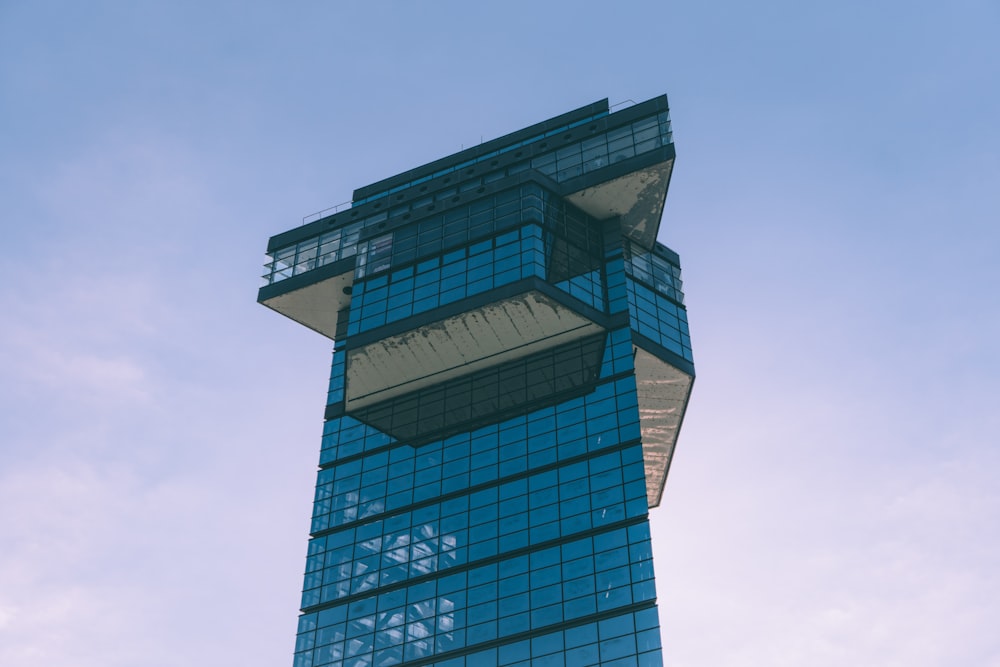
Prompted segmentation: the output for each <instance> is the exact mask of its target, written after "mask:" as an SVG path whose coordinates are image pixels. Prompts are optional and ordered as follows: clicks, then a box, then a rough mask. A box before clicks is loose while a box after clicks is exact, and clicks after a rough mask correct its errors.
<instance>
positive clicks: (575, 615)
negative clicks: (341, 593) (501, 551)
mask: <svg viewBox="0 0 1000 667" xmlns="http://www.w3.org/2000/svg"><path fill="white" fill-rule="evenodd" d="M307 576H308V575H307ZM654 597H655V587H654V584H653V564H652V548H651V546H650V541H649V526H648V524H647V523H638V524H634V525H632V526H627V527H620V528H611V529H609V530H606V531H603V532H599V533H596V534H593V535H588V536H586V537H583V538H580V539H575V540H571V541H568V542H565V543H563V544H561V545H555V546H551V547H547V548H541V549H537V550H534V551H530V552H528V553H520V554H518V555H516V556H512V557H508V558H504V559H501V560H496V559H494V560H492V561H490V562H486V563H484V564H481V565H477V566H475V567H470V568H466V569H464V570H462V571H456V572H455V573H454V574H445V575H443V576H440V577H437V578H434V579H428V580H424V581H420V582H417V583H413V584H411V585H408V586H399V587H395V588H393V589H391V590H386V591H384V592H381V593H378V594H371V595H367V596H355V597H353V598H352V599H350V600H349V601H346V602H344V603H342V604H338V605H334V606H330V607H327V608H325V609H322V610H320V611H316V612H311V613H307V614H305V615H304V616H303V617H302V619H300V630H301V631H300V634H299V636H298V642H297V645H296V648H297V653H298V654H299V655H301V656H304V655H306V654H309V656H310V658H309V659H308V660H307V659H305V658H304V657H303V658H302V660H300V664H311V665H314V666H317V667H318V666H319V665H329V664H331V663H333V664H338V663H337V661H339V660H344V659H346V660H348V661H349V662H347V663H345V664H355V665H365V664H376V665H379V664H389V665H391V664H397V663H398V662H400V661H401V660H404V659H405V660H414V659H420V658H425V657H428V656H431V655H434V654H439V653H446V652H448V651H455V650H459V649H464V648H466V647H470V646H475V645H476V644H480V643H484V642H490V641H493V640H496V639H503V638H505V637H513V636H517V635H520V634H522V633H527V632H529V631H533V630H539V629H543V628H545V627H548V626H553V625H557V624H562V623H566V622H572V621H574V620H576V619H581V618H585V617H587V616H591V615H594V614H601V613H605V612H608V611H611V610H614V609H619V608H622V607H627V606H630V605H634V604H639V603H644V602H645V603H648V602H651V601H652V600H653V599H654ZM501 651H502V652H503V654H504V655H509V654H508V653H506V652H507V651H509V649H508V648H506V647H501ZM624 655H626V654H622V655H621V656H616V657H623V656H624ZM528 657H530V654H529V656H528ZM310 660H311V663H310ZM473 664H475V663H473ZM501 664H502V663H501Z"/></svg>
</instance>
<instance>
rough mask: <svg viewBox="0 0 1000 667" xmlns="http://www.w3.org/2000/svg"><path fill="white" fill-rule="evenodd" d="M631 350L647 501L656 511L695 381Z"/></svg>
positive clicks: (639, 350)
mask: <svg viewBox="0 0 1000 667" xmlns="http://www.w3.org/2000/svg"><path fill="white" fill-rule="evenodd" d="M633 347H634V349H635V380H636V386H637V387H638V393H639V425H640V428H641V429H642V459H643V462H644V464H645V468H646V500H647V502H648V503H649V506H650V507H656V506H657V505H659V504H660V498H661V497H662V496H663V486H664V484H665V483H666V481H667V471H668V470H669V469H670V460H671V458H673V455H674V447H675V446H676V444H677V435H678V434H679V433H680V428H681V421H682V420H683V419H684V410H685V409H686V408H687V402H688V398H689V397H690V395H691V385H692V384H693V382H694V378H693V377H692V376H690V375H688V374H687V373H685V372H684V371H682V370H680V369H678V368H676V367H674V366H672V365H671V364H669V363H667V362H666V361H663V360H662V359H660V358H659V357H657V356H656V355H654V354H652V353H650V352H648V351H646V350H644V349H642V348H641V347H638V346H633Z"/></svg>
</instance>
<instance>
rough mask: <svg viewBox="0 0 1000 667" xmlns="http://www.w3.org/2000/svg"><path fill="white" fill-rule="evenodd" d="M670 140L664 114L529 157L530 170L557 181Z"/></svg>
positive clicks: (668, 124) (649, 149)
mask: <svg viewBox="0 0 1000 667" xmlns="http://www.w3.org/2000/svg"><path fill="white" fill-rule="evenodd" d="M672 140H673V139H672V135H671V131H670V116H669V114H667V113H666V112H664V113H661V114H659V115H656V116H650V117H648V118H642V119H640V120H637V121H635V122H634V123H630V124H628V125H625V126H622V127H618V128H615V129H613V130H608V131H607V132H605V133H603V134H599V135H597V136H594V137H588V138H587V139H584V140H583V141H580V142H578V143H574V144H570V145H569V146H565V147H563V148H560V149H558V150H556V151H552V152H550V153H546V154H544V155H539V156H537V157H535V158H532V160H531V167H532V169H537V170H538V171H540V172H542V173H543V174H545V175H546V176H551V177H552V178H554V179H555V180H557V181H560V182H561V181H566V180H569V179H571V178H576V177H577V176H580V175H582V174H585V173H587V172H591V171H594V170H595V169H600V168H602V167H606V166H608V165H609V164H615V163H616V162H621V161H622V160H627V159H628V158H631V157H635V156H636V155H641V154H643V153H648V152H649V151H651V150H653V149H655V148H658V147H660V146H666V145H667V144H669V143H670V142H671V141H672Z"/></svg>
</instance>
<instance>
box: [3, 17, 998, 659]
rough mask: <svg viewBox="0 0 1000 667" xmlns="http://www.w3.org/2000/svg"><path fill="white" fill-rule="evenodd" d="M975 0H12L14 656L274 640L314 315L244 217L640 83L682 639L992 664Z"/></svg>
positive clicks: (269, 223)
mask: <svg viewBox="0 0 1000 667" xmlns="http://www.w3.org/2000/svg"><path fill="white" fill-rule="evenodd" d="M998 33H1000V6H998V5H997V3H996V2H995V0H953V1H952V2H949V3H947V4H946V3H940V2H925V1H922V0H916V1H912V0H911V1H907V2H904V1H902V0H885V1H883V2H860V1H858V0H845V2H841V3H806V2H801V1H797V0H796V1H793V0H762V1H760V2H754V3H738V2H726V1H722V2H717V3H704V2H690V1H688V2H682V1H667V0H661V1H659V2H638V1H635V2H632V1H627V0H623V1H621V2H616V3H594V2H586V1H579V2H573V3H569V2H563V3H558V2H537V1H536V2H524V1H522V0H508V1H506V2H503V3H499V2H468V1H465V2H444V1H442V2H430V1H428V2H423V3H417V2H408V3H407V2H378V1H374V0H373V1H370V2H346V1H345V2H317V1H308V0H303V1H301V2H295V3H263V2H250V1H247V2H235V1H226V0H218V1H216V2H211V3H204V2H193V1H190V0H176V1H171V2H152V1H150V0H139V1H135V2H126V1H125V0H119V1H117V2H109V1H102V0H94V1H93V2H87V3H82V2H58V1H54V0H51V1H50V0H40V1H38V2H28V1H27V0H0V205H2V208H0V225H2V231H3V236H4V239H5V244H6V247H7V254H6V259H5V261H4V262H2V263H0V308H2V317H0V664H2V665H4V666H5V667H28V666H32V667H34V666H37V665H52V666H58V667H62V666H73V667H97V666H100V667H132V666H141V667H174V666H182V665H183V666H187V665H209V664H212V665H240V666H241V667H256V666H258V665H259V666H261V667H263V666H264V665H268V666H270V665H281V664H289V665H290V664H291V655H292V650H293V642H294V632H295V622H296V617H297V613H298V601H299V591H300V590H301V585H302V571H303V566H304V556H305V548H306V539H307V533H308V527H309V514H310V509H311V501H312V493H313V491H312V487H313V484H314V482H315V469H316V462H317V457H318V449H319V440H320V434H321V427H322V415H323V408H324V405H323V404H324V402H325V389H326V383H327V379H328V371H329V352H330V348H331V344H330V341H328V340H326V339H324V338H323V337H321V336H319V335H318V334H315V333H313V332H311V331H309V330H307V329H305V328H304V327H301V326H299V325H297V324H295V323H293V322H292V321H290V320H287V319H285V318H282V317H281V316H279V315H277V314H276V313H274V312H272V311H270V310H268V309H266V308H263V307H261V306H259V305H258V304H257V303H256V290H257V288H258V286H259V284H260V283H259V275H260V273H261V272H262V265H263V261H264V249H265V246H266V242H267V239H268V237H269V236H271V235H273V234H276V233H279V232H281V231H284V230H286V229H289V228H292V227H295V226H296V225H298V224H299V222H300V221H301V218H302V216H305V215H307V214H310V213H312V212H314V211H318V210H320V209H324V208H326V207H328V206H331V205H334V204H337V203H340V202H344V201H347V200H349V199H350V196H351V193H352V191H353V189H354V188H357V187H360V186H363V185H366V184H368V183H371V182H374V181H376V180H379V179H381V178H385V177H388V176H391V175H393V174H396V173H398V172H400V171H402V170H405V169H408V168H411V167H414V166H417V165H419V164H423V163H424V162H427V161H430V160H433V159H436V158H438V157H442V156H444V155H446V154H449V153H452V152H455V151H457V150H460V149H461V148H463V147H468V146H471V145H474V144H477V143H479V142H480V141H482V140H484V139H490V138H494V137H497V136H500V135H502V134H505V133H507V132H511V131H514V130H516V129H519V128H521V127H523V126H525V125H528V124H531V123H534V122H538V121H541V120H544V119H546V118H549V117H551V116H554V115H557V114H559V113H562V112H564V111H567V110H569V109H573V108H576V107H579V106H582V105H584V104H587V103H590V102H593V101H596V100H599V99H602V98H604V97H608V98H609V99H610V101H611V103H612V104H619V103H625V102H627V101H628V100H634V101H637V102H638V101H642V100H645V99H648V98H651V97H654V96H656V95H659V94H662V93H666V94H667V95H668V96H669V99H670V105H671V114H672V118H673V129H674V140H675V142H676V148H677V154H678V159H677V164H676V167H675V170H674V175H673V178H672V182H671V189H670V194H669V196H668V199H667V205H666V209H665V214H664V219H663V222H662V225H661V231H660V240H661V241H662V242H664V243H666V244H667V245H668V246H670V247H671V248H673V249H674V250H676V251H677V252H678V253H679V254H680V256H681V260H682V264H683V266H684V280H685V292H686V297H687V305H688V313H689V319H690V322H691V329H692V340H693V347H694V354H695V363H696V367H697V371H698V378H697V382H696V383H695V388H694V392H693V396H692V398H691V402H690V406H689V408H688V412H687V415H686V417H685V421H684V426H683V430H682V433H681V436H680V441H679V444H678V448H677V452H676V456H675V459H674V462H673V464H672V467H671V470H670V478H669V479H668V483H667V487H666V492H665V494H664V498H663V503H662V505H661V506H660V507H659V508H657V509H655V510H653V511H652V513H651V520H652V527H653V531H654V542H655V545H656V546H655V564H656V572H657V590H658V598H659V605H660V619H661V624H662V634H663V646H664V658H665V663H666V664H667V665H670V666H671V667H696V666H702V665H704V666H712V667H729V666H733V667H738V666H743V665H750V666H753V665H768V666H773V667H785V666H788V667H792V666H795V667H797V666H800V665H810V666H811V667H828V666H829V667H833V666H837V667H841V666H843V665H854V666H860V667H865V666H869V665H871V666H904V665H905V666H906V667H929V666H932V665H934V666H937V665H949V666H954V665H963V666H964V665H970V666H1000V634H998V633H997V632H996V627H997V619H1000V568H998V567H997V564H998V563H1000V486H998V484H997V481H996V480H997V478H998V473H1000V447H998V444H1000V443H998V440H1000V438H998V436H997V434H998V433H1000V409H998V404H1000V379H998V376H1000V353H998V350H997V341H998V340H1000V297H998V291H1000V251H998V248H1000V225H998V222H1000V129H998V128H1000V124H998V122H997V119H998V118H1000V40H998V39H997V38H996V35H997V34H998Z"/></svg>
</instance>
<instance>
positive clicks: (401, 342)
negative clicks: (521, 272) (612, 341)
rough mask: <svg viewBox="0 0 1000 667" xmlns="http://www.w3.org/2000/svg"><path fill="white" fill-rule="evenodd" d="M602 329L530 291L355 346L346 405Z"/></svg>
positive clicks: (402, 391)
mask: <svg viewBox="0 0 1000 667" xmlns="http://www.w3.org/2000/svg"><path fill="white" fill-rule="evenodd" d="M602 331H604V328H603V327H601V326H600V325H598V324H596V323H595V322H593V321H591V320H590V319H587V318H586V317H584V316H582V315H580V314H579V313H578V312H576V311H574V310H572V309H570V308H568V307H566V306H564V305H562V304H560V303H559V302H557V301H555V300H554V299H552V298H550V297H548V296H546V295H544V294H543V293H541V292H539V291H536V290H532V291H528V292H525V293H522V294H518V295H517V296H513V297H510V298H506V299H502V300H499V301H496V302H493V303H490V304H487V305H484V306H482V307H479V308H475V309H473V310H470V311H467V312H464V313H460V314H457V315H454V316H451V317H447V318H445V319H442V320H439V321H437V322H433V323H430V324H427V325H425V326H421V327H418V328H416V329H412V330H410V331H407V332H404V333H401V334H398V335H394V336H389V337H387V338H383V339H381V340H378V341H374V342H372V343H370V344H368V345H364V346H363V347H359V348H356V349H352V350H349V351H348V353H347V369H346V378H345V379H346V387H345V400H346V404H345V406H344V407H345V409H346V410H347V411H348V412H350V411H351V410H355V409H360V408H364V407H367V406H369V405H372V404H375V403H378V402H381V401H385V400H388V399H392V398H397V397H399V396H402V395H404V394H409V393H410V392H413V391H417V390H419V389H422V388H425V387H429V386H432V385H435V384H438V383H441V382H444V381H447V380H450V379H453V378H457V377H461V376H464V375H466V374H469V373H473V372H475V371H478V370H482V369H484V368H487V367H491V366H494V365H497V364H502V363H506V362H508V361H514V360H516V359H520V358H522V357H525V356H527V355H530V354H534V353H536V352H541V351H544V350H546V349H549V348H552V347H555V346H558V345H562V344H564V343H569V342H571V341H574V340H578V339H580V338H583V337H585V336H589V335H592V334H596V333H600V332H602Z"/></svg>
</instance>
